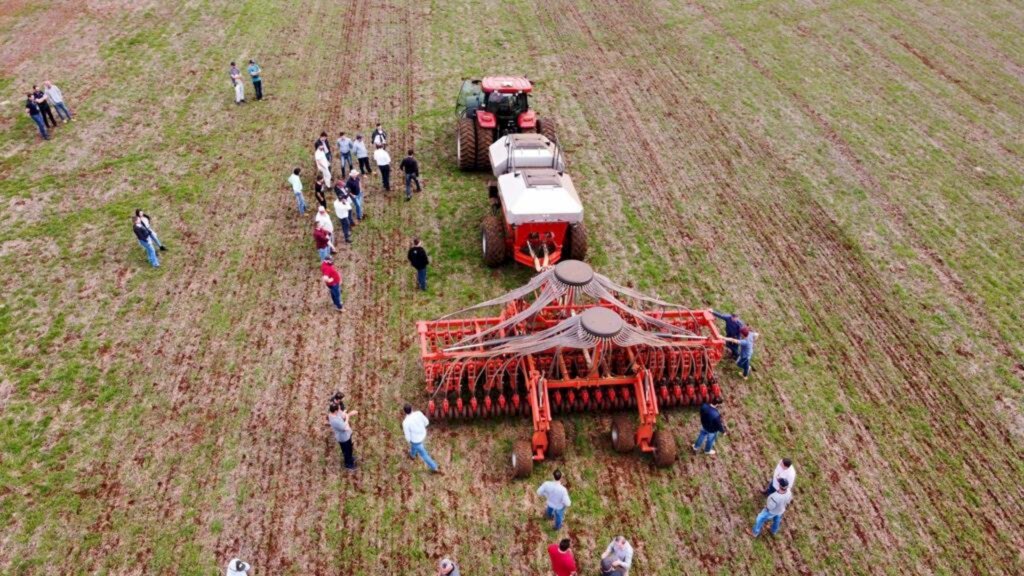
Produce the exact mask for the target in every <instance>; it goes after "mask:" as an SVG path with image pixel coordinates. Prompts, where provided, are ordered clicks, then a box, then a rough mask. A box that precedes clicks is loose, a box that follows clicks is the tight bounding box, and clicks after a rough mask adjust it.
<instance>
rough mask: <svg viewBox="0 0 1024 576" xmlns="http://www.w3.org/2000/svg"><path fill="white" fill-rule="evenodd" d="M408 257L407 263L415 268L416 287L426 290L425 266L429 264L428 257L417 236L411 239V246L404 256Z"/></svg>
mask: <svg viewBox="0 0 1024 576" xmlns="http://www.w3.org/2000/svg"><path fill="white" fill-rule="evenodd" d="M406 257H407V258H408V259H409V264H412V267H413V268H414V269H415V270H416V287H417V288H419V289H420V290H422V291H424V292H426V291H427V266H430V257H429V256H427V250H426V248H424V247H423V245H422V244H421V243H420V239H419V238H413V239H412V246H411V247H410V248H409V253H408V254H407V256H406Z"/></svg>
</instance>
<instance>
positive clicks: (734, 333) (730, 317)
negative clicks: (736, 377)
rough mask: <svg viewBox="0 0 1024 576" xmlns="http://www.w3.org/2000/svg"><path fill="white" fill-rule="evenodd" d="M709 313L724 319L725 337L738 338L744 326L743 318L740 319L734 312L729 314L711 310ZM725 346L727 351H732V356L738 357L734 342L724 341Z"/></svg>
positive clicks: (737, 349)
mask: <svg viewBox="0 0 1024 576" xmlns="http://www.w3.org/2000/svg"><path fill="white" fill-rule="evenodd" d="M711 313H712V314H714V315H715V318H718V319H719V320H725V337H726V338H735V339H736V340H739V338H740V330H741V329H742V328H743V326H745V324H743V320H740V317H739V316H737V315H735V314H729V313H727V312H719V311H717V310H712V311H711ZM725 347H726V348H728V349H729V352H731V353H732V357H733V358H739V355H740V353H739V347H738V344H735V343H733V342H726V343H725Z"/></svg>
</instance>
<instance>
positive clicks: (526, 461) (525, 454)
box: [511, 440, 533, 478]
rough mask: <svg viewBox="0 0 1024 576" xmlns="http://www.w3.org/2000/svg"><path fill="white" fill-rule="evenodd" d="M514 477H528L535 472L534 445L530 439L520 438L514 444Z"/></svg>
mask: <svg viewBox="0 0 1024 576" xmlns="http://www.w3.org/2000/svg"><path fill="white" fill-rule="evenodd" d="M511 461H512V477H513V478H528V477H529V476H530V474H533V446H532V445H531V444H530V442H529V440H519V441H518V442H516V443H515V444H513V445H512V458H511Z"/></svg>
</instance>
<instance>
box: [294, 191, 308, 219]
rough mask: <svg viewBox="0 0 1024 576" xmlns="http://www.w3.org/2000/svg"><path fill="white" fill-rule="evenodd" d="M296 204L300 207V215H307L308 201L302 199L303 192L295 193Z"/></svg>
mask: <svg viewBox="0 0 1024 576" xmlns="http://www.w3.org/2000/svg"><path fill="white" fill-rule="evenodd" d="M295 203H296V204H298V205H299V214H305V213H306V199H305V198H303V197H302V192H296V193H295Z"/></svg>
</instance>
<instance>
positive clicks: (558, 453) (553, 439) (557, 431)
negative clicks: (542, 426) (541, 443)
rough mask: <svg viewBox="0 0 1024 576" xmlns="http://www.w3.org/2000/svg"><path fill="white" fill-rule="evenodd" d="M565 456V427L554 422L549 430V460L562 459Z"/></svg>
mask: <svg viewBox="0 0 1024 576" xmlns="http://www.w3.org/2000/svg"><path fill="white" fill-rule="evenodd" d="M564 454H565V425H564V424H562V423H561V422H552V423H551V429H550V430H548V453H547V454H546V456H547V457H548V458H561V457H562V456H563V455H564Z"/></svg>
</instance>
